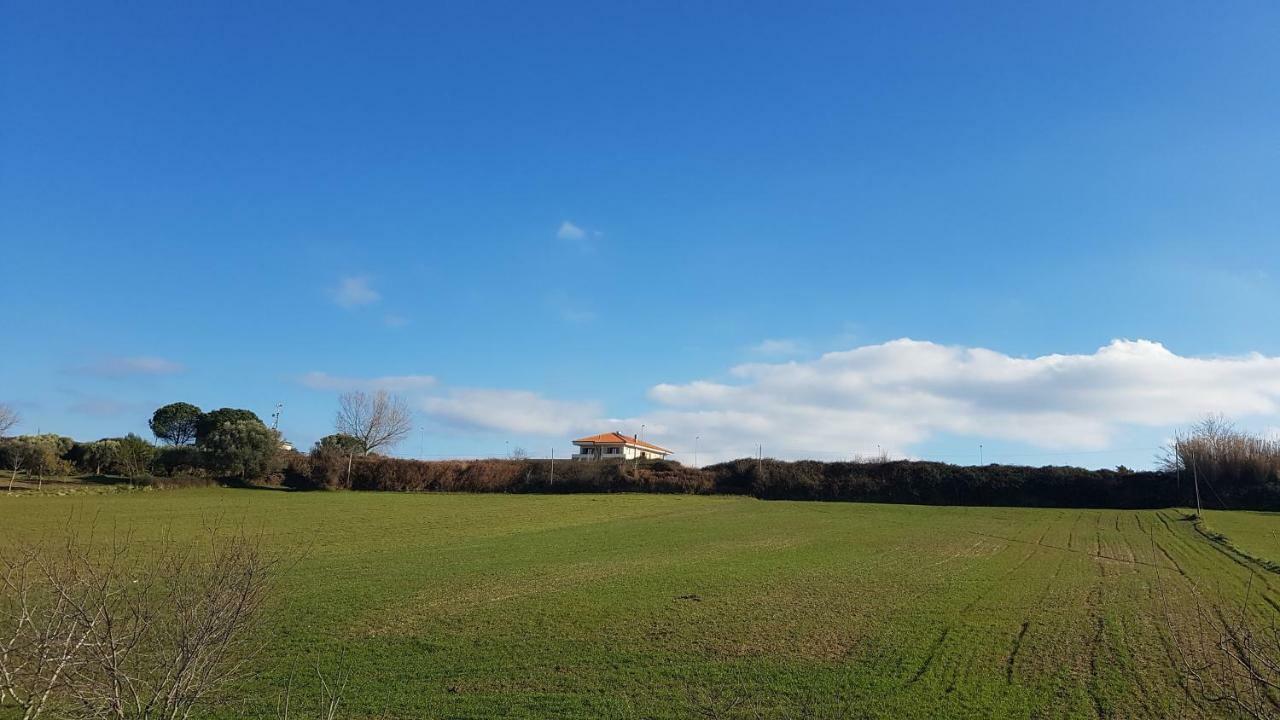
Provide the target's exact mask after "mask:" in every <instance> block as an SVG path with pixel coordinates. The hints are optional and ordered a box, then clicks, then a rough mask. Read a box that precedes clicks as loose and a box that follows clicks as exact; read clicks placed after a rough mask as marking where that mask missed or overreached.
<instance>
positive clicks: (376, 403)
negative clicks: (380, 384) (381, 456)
mask: <svg viewBox="0 0 1280 720" xmlns="http://www.w3.org/2000/svg"><path fill="white" fill-rule="evenodd" d="M334 427H335V428H336V429H337V431H338V432H340V433H342V434H344V435H350V436H352V437H355V438H358V439H359V440H360V442H361V443H363V445H364V454H365V455H368V454H369V453H371V452H373V451H374V450H378V449H380V448H385V449H390V448H392V447H395V446H396V445H397V444H399V443H400V441H401V440H404V438H405V437H406V436H407V435H408V434H409V432H410V431H411V430H413V413H412V412H411V411H410V410H409V406H408V405H406V404H405V402H404V401H403V400H401V399H400V398H399V397H396V396H394V395H389V394H387V391H385V390H379V391H378V392H376V393H374V394H373V395H372V396H371V395H368V394H366V393H364V392H362V391H359V390H357V391H353V392H348V393H343V395H342V396H341V397H339V398H338V415H337V418H336V419H335V420H334Z"/></svg>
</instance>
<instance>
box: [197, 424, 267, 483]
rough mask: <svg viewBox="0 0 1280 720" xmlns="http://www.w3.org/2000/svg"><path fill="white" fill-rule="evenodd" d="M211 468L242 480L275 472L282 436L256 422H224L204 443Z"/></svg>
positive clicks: (211, 432)
mask: <svg viewBox="0 0 1280 720" xmlns="http://www.w3.org/2000/svg"><path fill="white" fill-rule="evenodd" d="M202 446H203V448H204V452H205V454H206V455H205V457H206V459H207V461H208V464H209V467H210V468H211V469H213V470H214V471H215V472H218V473H222V474H224V475H238V476H239V477H240V478H241V479H247V478H257V477H262V476H264V475H268V474H270V473H271V472H272V471H273V470H274V469H275V460H276V456H277V452H278V451H279V449H280V435H279V433H277V432H276V431H274V430H272V429H270V428H268V427H267V426H266V425H263V424H262V421H260V420H258V419H257V418H256V417H255V418H254V419H253V420H232V421H228V422H224V423H222V424H221V425H219V426H218V427H217V428H215V429H213V430H212V431H210V432H209V434H208V435H206V436H205V439H204V441H203V443H202Z"/></svg>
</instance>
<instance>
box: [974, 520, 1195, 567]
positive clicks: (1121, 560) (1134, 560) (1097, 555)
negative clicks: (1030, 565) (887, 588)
mask: <svg viewBox="0 0 1280 720" xmlns="http://www.w3.org/2000/svg"><path fill="white" fill-rule="evenodd" d="M964 532H967V533H970V534H973V535H981V536H983V537H989V538H991V539H993V540H1003V541H1005V542H1011V543H1019V544H1022V545H1036V546H1038V547H1043V548H1049V549H1050V550H1059V551H1061V552H1069V553H1074V554H1076V555H1083V556H1084V557H1090V558H1096V559H1098V560H1110V561H1112V562H1118V563H1123V564H1126V565H1143V566H1146V567H1155V568H1164V569H1165V570H1171V569H1173V568H1169V567H1166V566H1164V565H1161V564H1159V563H1153V562H1147V561H1146V560H1139V559H1137V556H1136V555H1135V556H1134V557H1133V558H1131V559H1128V558H1122V557H1114V556H1112V555H1103V554H1100V553H1096V552H1088V551H1085V550H1076V549H1073V548H1070V547H1063V546H1061V545H1050V544H1048V543H1044V542H1031V541H1030V540H1019V539H1017V538H1008V537H1004V536H1001V535H992V534H990V533H984V532H981V531H979V530H965V531H964ZM1183 574H1184V575H1185V573H1183Z"/></svg>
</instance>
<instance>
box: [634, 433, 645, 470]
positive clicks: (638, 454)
mask: <svg viewBox="0 0 1280 720" xmlns="http://www.w3.org/2000/svg"><path fill="white" fill-rule="evenodd" d="M642 435H644V423H640V432H639V433H637V434H636V464H635V468H636V472H637V473H639V472H640V437H641V436H642Z"/></svg>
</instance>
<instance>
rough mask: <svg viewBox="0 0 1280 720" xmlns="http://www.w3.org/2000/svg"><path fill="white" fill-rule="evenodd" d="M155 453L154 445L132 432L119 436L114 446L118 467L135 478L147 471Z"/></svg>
mask: <svg viewBox="0 0 1280 720" xmlns="http://www.w3.org/2000/svg"><path fill="white" fill-rule="evenodd" d="M155 453H156V447H155V446H154V445H152V444H151V443H149V442H147V441H146V440H144V439H142V438H141V437H139V436H137V435H135V434H133V433H129V434H128V435H126V436H124V437H123V438H121V439H120V440H119V444H118V445H117V447H116V458H117V459H118V460H119V462H120V469H121V471H123V472H124V474H125V475H127V476H128V477H131V478H137V477H139V476H141V475H142V474H143V473H145V472H147V470H148V469H149V468H150V467H151V459H152V458H153V457H154V456H155Z"/></svg>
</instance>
